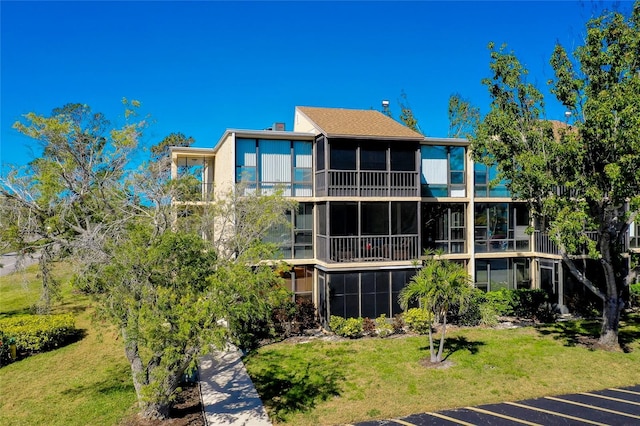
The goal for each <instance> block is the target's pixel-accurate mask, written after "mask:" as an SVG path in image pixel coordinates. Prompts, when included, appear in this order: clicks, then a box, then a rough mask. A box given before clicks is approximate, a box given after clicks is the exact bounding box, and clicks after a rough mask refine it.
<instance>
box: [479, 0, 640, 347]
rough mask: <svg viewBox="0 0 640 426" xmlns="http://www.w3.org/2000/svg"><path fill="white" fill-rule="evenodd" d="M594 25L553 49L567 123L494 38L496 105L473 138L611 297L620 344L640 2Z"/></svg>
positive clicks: (638, 195) (606, 332) (632, 189)
mask: <svg viewBox="0 0 640 426" xmlns="http://www.w3.org/2000/svg"><path fill="white" fill-rule="evenodd" d="M586 27H587V28H586V29H587V35H586V39H585V43H584V45H583V46H580V47H578V48H577V49H576V50H575V52H574V54H573V55H569V54H568V53H567V52H566V50H565V49H564V48H563V47H562V46H560V45H557V46H556V47H555V50H554V52H553V55H552V57H551V65H552V67H553V69H554V71H555V78H554V79H553V80H551V81H550V84H551V87H552V92H553V93H554V94H555V96H556V97H557V99H558V100H559V101H560V102H561V103H562V104H563V105H564V106H565V107H566V108H567V110H568V112H569V113H570V117H571V119H570V120H568V123H566V124H563V123H558V122H555V123H553V122H550V121H547V120H544V118H545V115H544V99H543V95H542V94H541V93H540V92H539V91H538V90H537V89H536V88H535V87H534V86H533V85H532V84H530V83H528V82H527V81H526V76H527V70H526V69H525V68H524V66H523V65H522V64H521V63H520V62H519V61H518V59H517V58H516V56H515V55H514V54H513V53H511V52H507V51H506V49H505V47H504V46H503V47H501V48H500V49H496V48H495V46H494V45H493V44H490V45H489V48H490V50H491V62H490V68H491V71H492V73H493V76H492V78H490V79H486V80H484V82H483V83H484V84H485V85H486V86H487V88H488V89H489V93H490V95H491V98H492V103H491V110H490V111H489V113H488V114H487V115H486V116H485V117H484V119H483V121H482V123H481V124H480V125H479V126H478V129H477V132H476V136H475V137H474V138H473V139H472V147H473V152H474V155H475V156H476V159H478V160H480V161H483V162H485V163H495V164H497V167H498V169H499V171H500V177H501V178H506V179H507V180H508V181H509V183H508V187H509V189H510V191H511V193H512V194H513V196H514V197H516V198H518V199H522V200H526V201H528V203H529V206H530V209H531V212H532V213H533V214H534V216H536V217H537V218H538V219H539V221H540V223H541V226H543V227H545V229H546V230H547V231H548V232H549V234H550V236H551V238H552V239H553V240H554V241H555V242H556V244H557V246H558V248H559V250H560V253H561V254H562V257H563V259H564V261H565V263H566V265H567V266H568V267H569V270H570V271H571V273H572V274H573V275H574V276H575V277H576V278H577V279H578V280H579V281H580V282H582V283H583V284H584V285H585V286H586V287H587V288H588V289H590V290H591V291H592V292H593V293H594V294H596V295H597V296H598V297H599V298H600V299H602V302H603V321H602V329H601V333H600V344H602V345H604V346H609V347H616V346H617V345H618V325H619V318H620V313H621V310H622V308H623V306H624V300H623V295H624V294H625V292H626V289H627V287H628V284H629V283H628V280H629V277H630V275H629V268H628V257H627V255H626V253H625V246H624V240H625V235H626V233H627V231H628V229H629V224H630V223H631V222H632V221H633V220H634V219H636V218H637V217H638V211H639V209H640V167H638V165H639V164H640V2H635V3H634V5H633V10H632V12H631V14H630V16H629V17H625V16H624V15H623V14H621V13H617V12H616V13H605V14H603V15H602V16H600V17H598V18H595V19H592V20H590V21H589V22H588V23H587V26H586ZM581 255H582V256H584V255H588V256H589V257H591V258H593V259H596V260H597V261H598V263H599V265H600V266H601V268H602V276H603V277H604V283H598V282H592V281H591V280H590V278H589V277H590V276H592V275H591V274H588V271H586V270H585V269H584V268H581V267H580V266H579V264H578V263H577V262H576V256H581Z"/></svg>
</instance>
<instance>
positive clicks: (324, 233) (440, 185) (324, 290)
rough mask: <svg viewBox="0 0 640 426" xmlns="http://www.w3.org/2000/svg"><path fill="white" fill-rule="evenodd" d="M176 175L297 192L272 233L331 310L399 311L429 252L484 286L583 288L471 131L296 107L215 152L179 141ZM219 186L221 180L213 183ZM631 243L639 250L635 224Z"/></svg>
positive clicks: (304, 285) (302, 292)
mask: <svg viewBox="0 0 640 426" xmlns="http://www.w3.org/2000/svg"><path fill="white" fill-rule="evenodd" d="M171 159H172V173H173V176H176V175H177V174H178V171H179V170H180V169H181V168H193V167H197V168H198V170H199V182H198V188H197V189H196V192H195V193H194V194H192V196H194V197H195V198H193V197H192V198H190V199H189V200H174V202H177V203H191V204H194V203H195V204H198V203H206V202H207V201H208V200H210V199H212V197H215V196H216V191H217V190H224V189H226V188H230V187H233V186H234V185H237V184H239V183H241V184H242V187H243V188H246V190H259V191H261V192H262V193H269V192H271V191H273V190H274V189H275V188H283V189H284V191H285V195H286V196H290V197H293V198H295V199H296V200H297V201H298V208H297V211H295V212H291V214H290V215H289V216H288V217H289V219H290V221H291V227H290V228H288V229H284V228H283V229H278V230H274V232H273V234H272V235H271V236H270V238H271V241H273V242H277V243H278V244H279V245H280V247H281V254H282V257H283V258H284V259H285V260H287V262H288V263H289V264H290V265H291V271H290V273H288V274H287V275H286V276H285V279H286V282H287V286H288V287H289V289H290V290H291V291H292V292H293V293H294V295H295V296H294V297H295V298H297V299H298V298H306V299H310V300H313V302H314V303H315V305H316V306H317V308H318V313H319V315H320V317H321V318H322V319H327V318H328V317H329V316H330V315H340V316H343V317H357V316H362V317H370V318H374V317H377V316H379V315H381V314H386V315H387V316H388V317H391V316H393V315H395V314H397V313H400V312H401V309H400V306H399V305H398V302H397V296H398V293H399V291H400V290H401V289H402V288H403V287H404V286H405V284H406V283H407V282H408V281H409V280H410V279H411V277H412V276H413V275H414V274H415V272H416V269H415V267H416V266H415V265H416V263H415V262H416V260H419V259H420V258H421V255H422V253H423V252H424V250H425V249H440V250H443V251H444V252H445V253H446V256H447V257H449V258H451V259H453V260H455V261H458V262H460V263H462V264H463V265H464V266H465V267H466V268H467V270H468V271H469V273H470V275H471V276H472V277H473V280H474V283H475V285H476V286H477V287H478V288H481V289H483V290H486V291H493V290H498V289H501V288H508V289H519V288H541V289H544V290H545V291H547V292H548V293H549V295H550V297H551V300H552V301H553V302H554V303H557V304H558V305H559V306H563V305H564V304H565V303H566V297H567V296H566V294H565V293H566V290H567V289H568V288H573V287H575V283H572V282H571V279H570V278H569V274H568V273H566V271H564V270H563V266H562V261H561V257H560V256H559V255H558V252H557V249H556V248H555V246H554V245H553V243H552V242H551V241H550V240H549V238H548V237H547V236H546V235H544V234H543V233H541V232H538V231H536V232H534V233H533V234H530V233H527V232H526V230H527V228H528V227H529V225H530V224H531V219H530V217H529V214H528V211H527V208H526V205H525V204H524V203H522V202H517V201H514V200H513V199H511V197H510V194H509V192H508V190H507V188H506V186H505V185H504V183H498V184H497V185H495V184H490V182H492V181H494V180H495V176H496V171H495V170H494V169H492V168H487V167H486V166H484V165H482V164H478V163H474V162H473V160H472V158H471V155H470V152H469V143H468V141H467V140H465V139H452V138H432V137H424V136H422V135H421V134H419V133H416V132H414V131H413V130H411V129H409V128H407V127H405V126H403V125H401V124H400V123H398V122H396V121H395V120H393V119H391V118H389V117H387V116H386V115H384V114H382V113H380V112H378V111H374V110H351V109H339V108H314V107H297V108H296V109H295V116H294V128H293V131H286V130H285V129H284V125H283V124H281V123H276V124H274V126H273V127H272V128H270V129H267V130H233V129H230V130H227V131H226V132H225V133H224V134H223V135H222V137H221V139H220V140H219V141H218V143H217V144H216V145H215V147H214V148H211V149H202V148H180V147H174V148H172V150H171ZM214 184H215V185H214ZM629 245H630V247H634V248H636V249H639V248H640V229H639V227H638V224H635V225H634V226H633V229H632V230H631V232H630V236H629Z"/></svg>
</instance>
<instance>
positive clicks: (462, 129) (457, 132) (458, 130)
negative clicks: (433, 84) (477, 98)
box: [448, 93, 480, 138]
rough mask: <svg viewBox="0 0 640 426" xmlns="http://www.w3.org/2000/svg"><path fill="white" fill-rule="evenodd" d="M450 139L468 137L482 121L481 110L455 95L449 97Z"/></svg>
mask: <svg viewBox="0 0 640 426" xmlns="http://www.w3.org/2000/svg"><path fill="white" fill-rule="evenodd" d="M448 115H449V137H450V138H462V137H468V136H469V135H471V134H472V133H473V131H474V129H475V128H476V127H477V125H478V122H479V121H480V108H478V107H475V106H473V105H471V103H469V101H467V100H466V99H464V98H463V97H462V96H461V95H460V94H458V93H455V94H453V95H451V96H450V97H449V114H448Z"/></svg>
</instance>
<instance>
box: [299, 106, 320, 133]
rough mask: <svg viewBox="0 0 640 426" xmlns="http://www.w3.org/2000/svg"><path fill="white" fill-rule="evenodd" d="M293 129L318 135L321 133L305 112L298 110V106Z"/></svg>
mask: <svg viewBox="0 0 640 426" xmlns="http://www.w3.org/2000/svg"><path fill="white" fill-rule="evenodd" d="M293 131H294V132H305V133H315V134H316V135H318V134H320V130H318V129H317V128H316V127H315V126H314V125H313V124H312V123H311V121H310V120H309V119H308V118H307V117H306V116H305V115H304V114H302V113H301V112H300V111H298V108H296V112H295V115H294V118H293Z"/></svg>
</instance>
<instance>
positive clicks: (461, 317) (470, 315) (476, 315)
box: [451, 288, 487, 327]
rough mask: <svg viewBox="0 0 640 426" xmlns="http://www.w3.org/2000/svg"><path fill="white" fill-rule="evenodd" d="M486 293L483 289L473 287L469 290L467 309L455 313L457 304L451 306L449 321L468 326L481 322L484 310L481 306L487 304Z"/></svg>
mask: <svg viewBox="0 0 640 426" xmlns="http://www.w3.org/2000/svg"><path fill="white" fill-rule="evenodd" d="M486 295H487V293H485V292H484V291H482V290H480V289H477V288H474V289H473V290H472V292H471V297H470V298H469V304H468V305H467V309H465V310H464V311H463V312H461V313H458V314H455V312H458V306H457V305H454V306H452V309H451V313H452V315H451V323H452V324H456V325H463V326H470V327H473V326H476V325H478V324H483V317H482V316H483V312H484V311H486V309H484V308H483V306H484V305H486V304H487V298H486Z"/></svg>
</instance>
